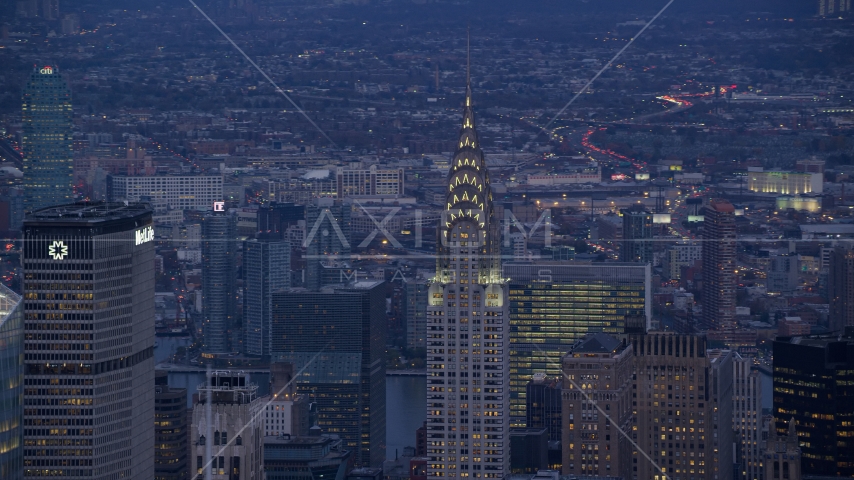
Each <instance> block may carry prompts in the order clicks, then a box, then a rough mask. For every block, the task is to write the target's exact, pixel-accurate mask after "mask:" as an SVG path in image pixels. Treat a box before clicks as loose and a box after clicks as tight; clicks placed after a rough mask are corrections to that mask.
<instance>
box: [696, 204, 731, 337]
mask: <svg viewBox="0 0 854 480" xmlns="http://www.w3.org/2000/svg"><path fill="white" fill-rule="evenodd" d="M735 247H736V244H735V207H733V206H732V204H731V203H729V202H728V201H726V200H721V199H713V200H712V201H711V202H709V205H707V206H706V208H705V220H704V221H703V289H702V291H701V298H702V302H703V314H702V316H701V317H700V327H702V328H704V329H712V330H717V329H728V328H732V327H734V326H735V287H736V284H737V283H738V277H737V275H736V273H735V270H736V251H735Z"/></svg>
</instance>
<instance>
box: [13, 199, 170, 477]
mask: <svg viewBox="0 0 854 480" xmlns="http://www.w3.org/2000/svg"><path fill="white" fill-rule="evenodd" d="M151 229H152V216H151V209H150V207H149V206H148V205H147V204H131V205H125V204H124V203H75V204H69V205H60V206H54V207H49V208H43V209H40V210H36V211H35V212H33V213H31V214H30V215H28V216H27V217H26V218H25V220H24V229H23V238H24V245H23V255H22V264H23V274H24V300H23V302H24V445H25V446H24V470H25V476H27V477H39V476H58V477H63V478H79V479H82V478H86V479H107V478H128V479H145V480H148V479H151V478H154V449H153V448H151V446H152V445H153V444H154V424H153V422H152V419H153V418H154V389H153V388H152V387H153V385H154V358H153V351H154V242H153V235H152V233H153V232H152V230H151Z"/></svg>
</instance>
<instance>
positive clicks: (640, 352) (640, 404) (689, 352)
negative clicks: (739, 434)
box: [630, 334, 733, 480]
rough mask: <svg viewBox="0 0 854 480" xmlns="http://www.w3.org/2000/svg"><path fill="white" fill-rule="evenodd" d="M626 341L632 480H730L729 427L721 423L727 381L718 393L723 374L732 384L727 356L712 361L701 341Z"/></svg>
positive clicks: (656, 337) (726, 408) (728, 400)
mask: <svg viewBox="0 0 854 480" xmlns="http://www.w3.org/2000/svg"><path fill="white" fill-rule="evenodd" d="M630 341H631V344H632V351H633V353H634V361H633V363H634V372H633V375H634V378H635V380H634V385H633V387H632V388H633V391H632V408H633V409H634V411H635V414H634V417H635V418H634V422H635V423H634V425H633V431H632V435H633V439H634V441H635V443H636V444H637V447H636V449H637V452H636V453H635V454H634V455H633V457H632V471H633V478H637V479H651V480H665V479H670V480H691V479H692V478H693V479H695V480H696V479H707V480H725V479H726V480H728V479H730V478H733V477H732V443H731V439H732V421H731V420H730V418H729V417H728V416H726V417H725V415H726V412H730V414H731V412H732V387H731V380H730V386H729V388H728V390H727V389H726V388H724V389H723V390H721V387H726V378H725V376H726V371H728V372H729V377H730V379H731V378H732V363H731V355H730V354H728V353H727V354H719V355H715V356H714V357H710V356H709V355H708V354H707V351H706V340H705V338H704V337H700V336H695V335H674V334H648V335H632V336H631V337H630ZM727 392H729V395H727ZM635 395H636V396H635ZM723 418H726V421H723V422H720V420H722V419H723ZM716 419H717V420H718V422H717V423H716ZM727 442H729V444H727ZM724 444H727V445H726V448H724V447H723V445H724ZM635 467H636V468H637V471H635V470H634V469H635Z"/></svg>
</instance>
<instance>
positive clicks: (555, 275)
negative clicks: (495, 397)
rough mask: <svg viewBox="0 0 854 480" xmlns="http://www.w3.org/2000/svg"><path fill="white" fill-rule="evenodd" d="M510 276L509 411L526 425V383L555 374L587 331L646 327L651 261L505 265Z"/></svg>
mask: <svg viewBox="0 0 854 480" xmlns="http://www.w3.org/2000/svg"><path fill="white" fill-rule="evenodd" d="M504 277H507V278H510V302H509V303H510V312H509V313H510V389H511V390H510V391H511V393H510V402H511V403H510V413H511V421H512V424H513V426H524V425H525V416H526V414H525V386H526V385H527V383H528V382H529V381H530V380H531V379H532V378H533V376H534V375H535V374H544V375H546V376H549V377H560V375H561V367H560V361H561V360H560V359H561V357H563V356H564V355H566V353H567V352H568V351H569V350H570V348H571V347H572V345H574V344H575V342H577V341H578V340H580V339H581V338H583V337H584V336H585V335H587V334H588V333H595V332H603V333H608V334H611V335H617V334H621V333H625V332H627V331H636V330H639V331H646V330H648V329H649V328H650V325H651V322H652V273H651V267H650V266H649V265H648V264H647V265H641V264H637V263H634V264H632V263H599V264H584V263H574V262H539V263H512V264H505V265H504Z"/></svg>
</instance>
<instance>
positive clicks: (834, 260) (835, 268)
mask: <svg viewBox="0 0 854 480" xmlns="http://www.w3.org/2000/svg"><path fill="white" fill-rule="evenodd" d="M829 263H830V265H829V272H828V277H827V280H828V282H827V290H828V297H829V299H830V315H829V320H830V330H831V331H833V332H841V331H843V330H844V329H845V327H854V250H852V249H851V248H850V247H847V246H838V247H836V248H834V249H833V251H832V252H831V254H830V262H829Z"/></svg>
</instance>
